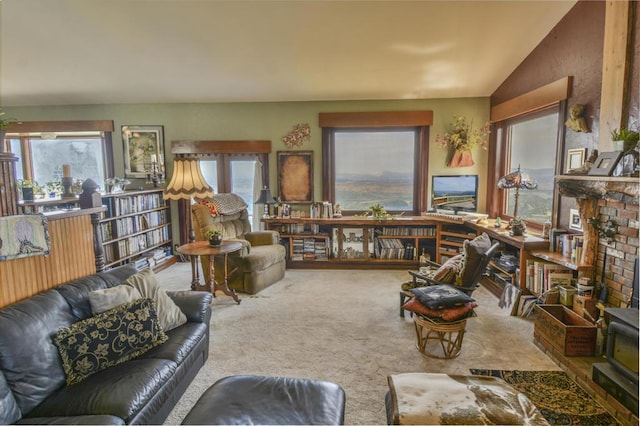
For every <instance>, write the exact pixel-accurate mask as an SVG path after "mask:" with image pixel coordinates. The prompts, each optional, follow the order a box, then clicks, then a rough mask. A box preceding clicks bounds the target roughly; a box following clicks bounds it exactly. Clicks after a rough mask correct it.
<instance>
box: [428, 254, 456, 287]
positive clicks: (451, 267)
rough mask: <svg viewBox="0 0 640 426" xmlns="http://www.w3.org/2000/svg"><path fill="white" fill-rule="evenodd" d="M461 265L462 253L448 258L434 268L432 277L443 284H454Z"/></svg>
mask: <svg viewBox="0 0 640 426" xmlns="http://www.w3.org/2000/svg"><path fill="white" fill-rule="evenodd" d="M461 267H462V255H461V254H459V255H457V256H454V257H451V258H449V259H448V260H447V261H446V262H444V263H443V264H442V265H440V267H439V268H438V269H437V270H436V272H435V274H433V279H434V280H436V281H439V282H441V283H445V284H455V282H456V278H457V277H458V274H459V273H460V268H461Z"/></svg>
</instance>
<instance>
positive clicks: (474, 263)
mask: <svg viewBox="0 0 640 426" xmlns="http://www.w3.org/2000/svg"><path fill="white" fill-rule="evenodd" d="M463 247H464V252H463V253H464V255H463V257H462V268H461V270H460V284H461V285H467V284H468V283H469V282H471V281H473V279H474V277H475V276H476V272H477V271H476V270H477V269H478V266H479V265H480V262H481V261H482V256H483V255H484V254H485V253H486V252H487V251H488V250H489V249H490V248H491V239H490V238H489V236H488V235H487V234H486V233H484V232H483V233H482V234H481V235H478V236H477V237H475V238H474V239H473V240H471V241H469V240H465V241H464V245H463Z"/></svg>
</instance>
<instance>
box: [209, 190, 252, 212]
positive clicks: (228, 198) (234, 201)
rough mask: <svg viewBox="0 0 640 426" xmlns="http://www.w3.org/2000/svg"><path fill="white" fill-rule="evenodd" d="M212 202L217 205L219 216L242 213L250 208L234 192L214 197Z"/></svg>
mask: <svg viewBox="0 0 640 426" xmlns="http://www.w3.org/2000/svg"><path fill="white" fill-rule="evenodd" d="M212 201H213V203H214V204H215V205H216V209H217V210H218V212H219V214H222V215H232V214H236V213H240V212H241V211H243V210H246V209H247V207H249V206H247V203H246V202H245V201H244V200H243V199H242V197H241V196H239V195H238V194H234V193H232V192H227V193H219V194H216V195H214V196H213V198H212Z"/></svg>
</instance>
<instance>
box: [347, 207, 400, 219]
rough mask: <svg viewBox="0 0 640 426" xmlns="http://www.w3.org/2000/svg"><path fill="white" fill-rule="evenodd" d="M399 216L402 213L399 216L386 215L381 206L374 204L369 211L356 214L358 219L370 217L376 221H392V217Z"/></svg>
mask: <svg viewBox="0 0 640 426" xmlns="http://www.w3.org/2000/svg"><path fill="white" fill-rule="evenodd" d="M401 215H402V213H401V214H400V215H393V214H390V213H387V210H385V208H384V207H383V206H382V204H374V205H372V206H370V207H369V210H367V211H366V212H364V213H362V214H358V215H356V216H360V217H362V216H364V217H367V216H371V217H373V218H374V219H376V220H383V219H393V218H394V217H397V216H401Z"/></svg>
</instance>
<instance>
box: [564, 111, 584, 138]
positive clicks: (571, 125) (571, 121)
mask: <svg viewBox="0 0 640 426" xmlns="http://www.w3.org/2000/svg"><path fill="white" fill-rule="evenodd" d="M584 110H585V106H584V105H582V104H574V105H571V108H569V118H568V119H567V121H565V123H564V125H565V126H567V128H568V129H571V130H573V131H574V132H583V133H589V126H587V122H586V120H585V119H584Z"/></svg>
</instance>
